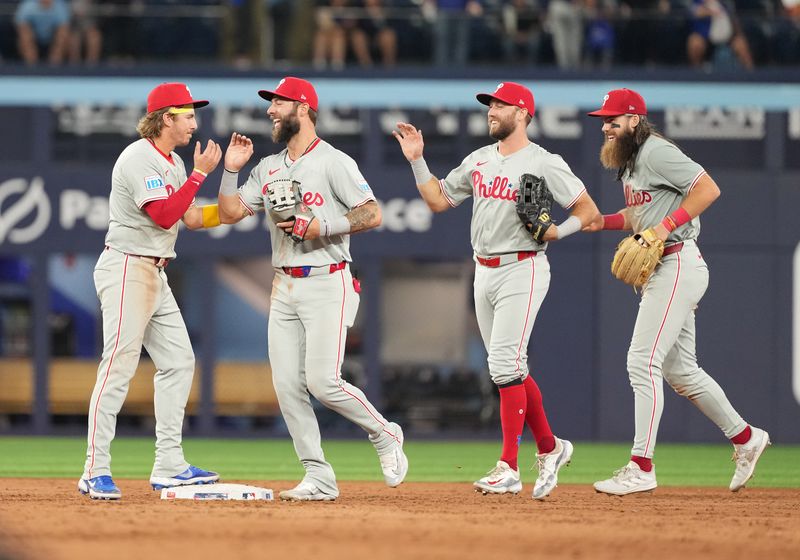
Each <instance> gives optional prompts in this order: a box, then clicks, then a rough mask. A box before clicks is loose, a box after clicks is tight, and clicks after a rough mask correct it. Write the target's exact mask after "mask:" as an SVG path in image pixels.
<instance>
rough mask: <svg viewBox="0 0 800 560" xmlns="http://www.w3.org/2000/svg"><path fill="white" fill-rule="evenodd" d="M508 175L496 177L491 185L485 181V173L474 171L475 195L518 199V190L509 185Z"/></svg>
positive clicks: (500, 198) (473, 184) (473, 188)
mask: <svg viewBox="0 0 800 560" xmlns="http://www.w3.org/2000/svg"><path fill="white" fill-rule="evenodd" d="M508 183H509V181H508V177H500V176H498V177H495V178H494V181H492V186H491V187H490V186H489V185H487V184H486V183H484V182H483V173H481V172H480V171H473V172H472V190H473V191H474V192H475V196H479V197H481V198H496V199H498V200H510V201H512V202H515V201H516V200H517V190H516V189H512V188H510V187H509V186H508Z"/></svg>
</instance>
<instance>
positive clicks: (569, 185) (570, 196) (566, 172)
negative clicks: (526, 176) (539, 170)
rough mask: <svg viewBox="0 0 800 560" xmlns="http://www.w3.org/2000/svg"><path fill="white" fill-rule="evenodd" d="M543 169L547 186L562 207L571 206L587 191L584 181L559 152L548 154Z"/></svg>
mask: <svg viewBox="0 0 800 560" xmlns="http://www.w3.org/2000/svg"><path fill="white" fill-rule="evenodd" d="M543 170H544V173H543V175H544V180H545V181H546V182H547V188H548V189H549V190H550V192H551V193H552V195H553V198H554V199H555V201H556V202H558V203H559V204H560V205H561V207H562V208H571V207H572V205H573V204H575V202H576V201H577V200H578V198H579V197H580V196H581V195H582V194H583V193H584V192H585V191H586V187H585V186H584V184H583V182H582V181H581V180H580V179H578V177H576V176H575V174H574V173H573V172H572V170H571V169H570V168H569V165H567V162H566V161H564V159H563V158H562V157H561V156H559V155H557V154H548V157H547V160H546V161H545V163H544V165H543Z"/></svg>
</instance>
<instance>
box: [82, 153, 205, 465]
mask: <svg viewBox="0 0 800 560" xmlns="http://www.w3.org/2000/svg"><path fill="white" fill-rule="evenodd" d="M185 182H186V170H185V168H184V165H183V161H181V158H180V157H179V156H178V155H177V154H176V153H174V152H172V153H171V154H169V155H165V154H163V153H162V152H160V151H159V150H158V149H157V148H156V147H155V145H154V144H153V143H152V142H151V141H149V140H146V139H140V140H137V141H136V142H134V143H132V144H130V145H129V146H128V147H127V148H125V150H124V151H123V152H122V154H120V156H119V158H118V159H117V162H116V164H115V165H114V170H113V172H112V179H111V195H110V197H109V206H110V220H109V227H108V234H107V235H106V248H105V250H104V251H103V252H102V253H101V254H100V258H99V259H98V261H97V265H96V267H95V270H94V281H95V287H96V289H97V297H98V298H99V299H100V305H101V309H102V313H103V356H102V359H101V361H100V366H99V368H98V370H97V383H96V384H95V387H94V391H93V392H92V399H91V403H90V405H89V432H88V448H87V451H86V464H85V466H84V476H83V478H86V479H89V478H93V477H96V476H102V475H110V474H111V441H112V440H113V439H114V433H115V430H116V420H117V414H118V413H119V411H120V409H121V408H122V404H123V402H124V401H125V396H126V395H127V392H128V385H129V384H130V380H131V379H132V378H133V375H134V373H135V372H136V366H137V364H138V363H139V355H140V354H141V351H142V346H144V347H145V349H147V353H148V354H149V355H150V357H151V358H152V360H153V363H154V364H155V366H156V368H157V369H158V371H157V372H156V374H155V379H154V385H155V417H156V457H155V464H154V466H153V471H152V476H157V477H171V476H174V475H176V474H179V473H182V472H183V471H185V470H186V469H187V468H188V467H189V463H187V462H186V460H185V459H184V457H183V449H182V447H181V430H182V427H183V416H184V408H185V406H186V401H187V399H188V398H189V390H190V389H191V385H192V376H193V374H194V353H193V352H192V346H191V343H190V341H189V335H188V333H187V331H186V325H185V324H184V322H183V318H182V317H181V313H180V310H179V309H178V305H177V303H176V302H175V297H174V296H173V294H172V290H171V289H170V287H169V284H168V282H167V274H166V271H165V270H164V267H165V265H166V262H167V260H168V259H172V258H174V257H175V241H176V239H177V236H178V224H175V225H174V226H173V227H171V228H170V229H168V230H167V229H163V228H161V227H159V226H158V225H156V224H155V223H154V222H153V220H152V219H151V218H150V216H148V215H147V213H146V212H145V210H144V209H143V206H144V205H145V204H147V203H148V202H151V201H154V200H162V199H166V198H167V197H168V196H169V194H170V193H172V192H173V191H174V190H175V189H179V188H180V187H181V185H183V184H184V183H185Z"/></svg>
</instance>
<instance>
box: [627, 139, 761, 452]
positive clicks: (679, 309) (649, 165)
mask: <svg viewBox="0 0 800 560" xmlns="http://www.w3.org/2000/svg"><path fill="white" fill-rule="evenodd" d="M704 174H705V171H704V170H703V168H702V167H701V166H700V165H698V164H697V163H695V162H694V161H692V160H691V159H690V158H689V157H688V156H686V155H685V154H684V153H683V152H681V151H680V150H679V149H678V147H677V146H675V145H674V144H672V143H671V142H669V141H668V140H665V139H664V138H661V137H658V136H650V137H649V138H648V139H647V140H646V141H645V142H644V144H643V145H642V147H641V149H640V151H639V155H638V156H637V158H636V163H635V165H634V168H633V173H632V174H630V173H626V174H625V175H624V176H623V177H622V183H623V186H624V192H625V204H626V206H627V208H628V217H629V219H630V223H631V225H632V227H633V231H634V232H635V233H639V232H641V231H643V230H645V229H647V228H650V227H654V226H656V225H657V224H658V223H659V222H661V220H663V219H664V217H665V216H667V215H669V214H670V213H672V212H673V211H675V210H676V209H677V208H678V207H679V206H680V204H681V201H682V200H683V199H684V198H685V197H686V196H687V195H688V194H689V192H690V191H691V190H692V187H694V185H695V184H696V183H697V181H698V179H700V177H702V176H703V175H704ZM699 233H700V219H699V218H697V217H696V218H694V219H693V220H691V221H689V222H687V223H686V224H684V225H682V226H681V227H679V228H677V229H676V230H675V231H673V232H672V233H670V235H669V237H668V238H667V241H666V246H667V249H666V250H665V256H664V257H663V258H662V264H661V265H659V266H658V267H657V268H656V270H655V272H654V273H653V275H652V276H651V277H650V280H649V281H648V283H647V284H646V285H645V287H644V290H643V292H642V301H641V304H640V305H639V314H638V316H637V318H636V326H635V327H634V330H633V337H632V339H631V345H630V349H629V350H628V374H629V377H630V382H631V386H632V387H633V390H634V409H635V417H636V420H635V421H636V435H635V438H634V443H633V449H632V452H631V454H632V455H634V456H639V457H647V458H652V457H653V453H654V449H655V444H656V434H657V432H658V424H659V421H660V419H661V412H662V410H663V407H664V398H663V397H664V393H663V387H662V382H661V379H662V377H663V378H664V379H666V380H667V383H669V384H670V385H671V386H672V388H673V389H674V390H675V391H676V392H677V393H678V394H680V395H683V396H685V397H686V398H688V399H689V400H691V401H692V402H693V403H694V404H695V405H696V406H697V407H698V408H699V409H700V410H701V411H702V412H703V414H705V415H706V416H708V418H710V419H711V420H712V421H713V422H714V423H715V424H716V425H717V426H719V428H720V429H721V430H722V431H723V432H724V433H725V436H726V437H727V438H732V437H733V436H735V435H736V434H738V433H740V432H741V431H742V430H744V429H745V427H746V426H747V424H746V423H745V421H744V420H743V419H742V418H741V416H739V414H738V413H737V412H736V411H735V410H734V408H733V406H732V405H731V403H730V402H729V401H728V398H727V397H726V396H725V393H724V391H723V390H722V388H721V387H720V386H719V385H718V384H717V382H716V381H714V380H713V379H712V378H711V377H710V376H709V375H708V374H707V373H706V372H705V371H704V370H703V369H702V368H701V367H700V366H698V365H697V356H696V352H695V314H694V310H695V309H696V308H697V305H698V303H699V302H700V299H701V298H702V297H703V294H704V293H705V291H706V288H707V287H708V267H707V265H706V263H705V261H704V260H703V257H702V255H701V254H700V250H699V248H698V247H697V243H696V239H697V236H698V235H699Z"/></svg>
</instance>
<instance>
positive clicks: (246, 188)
mask: <svg viewBox="0 0 800 560" xmlns="http://www.w3.org/2000/svg"><path fill="white" fill-rule="evenodd" d="M266 162H267V158H264V159H262V160H261V161H260V162H259V163H258V165H256V166H255V167H254V168H253V170H252V171H251V172H250V176H249V177H248V178H247V182H246V183H245V184H244V185H242V186H240V187H239V199H240V200H241V201H242V204H244V206H245V208H247V210H248V212H250V213H251V214H255V213H256V212H260V211H262V210H264V193H263V190H262V189H264V188H266V185H265V181H263V178H264V177H263V176H264V170H265V169H266V168H267V163H266Z"/></svg>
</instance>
